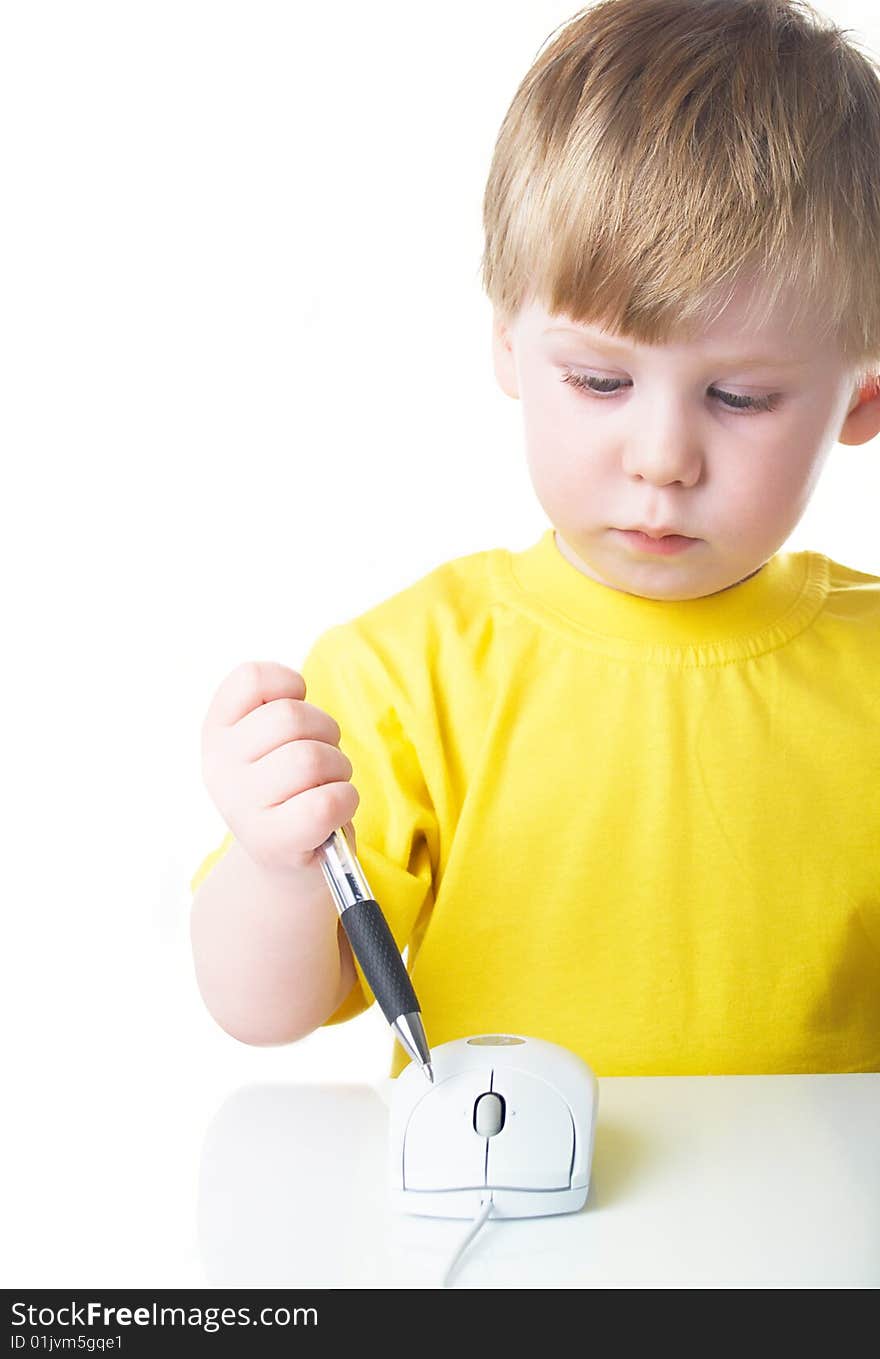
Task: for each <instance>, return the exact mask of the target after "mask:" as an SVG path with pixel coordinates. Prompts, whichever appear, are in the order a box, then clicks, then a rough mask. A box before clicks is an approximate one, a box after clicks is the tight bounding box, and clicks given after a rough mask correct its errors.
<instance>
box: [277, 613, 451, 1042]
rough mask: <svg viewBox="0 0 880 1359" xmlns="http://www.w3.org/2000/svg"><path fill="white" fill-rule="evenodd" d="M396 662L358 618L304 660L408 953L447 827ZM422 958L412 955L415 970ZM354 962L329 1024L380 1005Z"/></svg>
mask: <svg viewBox="0 0 880 1359" xmlns="http://www.w3.org/2000/svg"><path fill="white" fill-rule="evenodd" d="M392 670H393V667H392V666H391V665H390V664H389V663H388V662H387V661H386V660H385V659H383V655H382V652H381V650H380V649H379V648H377V647H374V646H373V645H371V642H370V639H369V638H368V637H367V636H365V635H364V634H363V633H362V632H361V630H360V628H359V626H358V620H354V621H353V622H350V623H343V624H340V625H338V626H336V627H334V628H331V629H330V630H329V631H328V632H325V633H323V634H322V635H321V636H320V637H319V638H318V640H317V641H316V642H315V643H314V645H313V646H312V648H311V651H310V652H309V654H308V655H307V657H306V659H305V661H303V663H302V664H301V666H300V673H301V674H302V676H303V678H304V679H305V683H306V700H307V702H309V703H312V704H314V706H315V707H317V708H321V709H322V710H323V711H324V712H326V713H329V714H330V716H331V717H333V718H335V720H336V722H337V723H338V724H339V730H340V739H339V746H340V749H341V750H342V751H343V753H344V754H345V755H347V756H348V758H349V760H350V761H351V764H352V775H351V781H352V783H353V784H354V786H355V788H356V789H357V792H358V796H359V798H360V801H359V802H358V806H357V808H356V810H355V813H354V816H353V818H352V821H353V824H354V829H355V835H356V837H357V846H356V847H357V857H358V860H359V861H360V864H361V867H362V869H363V871H364V876H365V877H366V880H367V884H368V886H369V888H370V891H371V893H372V895H373V897H374V899H375V900H376V901H377V902H378V904H379V907H380V909H381V910H382V913H383V915H384V916H385V918H386V920H387V921H388V925H389V928H390V930H391V933H392V934H393V936H394V941H395V943H396V944H397V947H398V948H399V949H400V951H401V952H403V950H404V949H405V948H406V946H407V945H408V944H409V943H410V940H411V938H412V936H413V931H414V929H416V928H417V934H418V937H419V938H420V937H421V935H422V933H423V932H424V928H425V925H426V923H427V919H428V916H429V915H430V912H431V910H432V908H433V902H434V876H433V875H434V865H435V864H436V863H437V861H438V830H437V821H436V817H435V814H434V810H433V807H432V804H431V799H430V797H429V794H428V789H427V787H426V783H425V779H424V776H423V772H422V768H421V765H420V762H419V755H418V738H417V734H416V732H415V731H414V730H413V726H414V722H413V715H412V714H411V712H410V711H409V705H408V703H407V701H406V695H405V693H404V691H403V686H402V684H401V683H400V681H399V680H398V681H397V682H396V681H395V679H394V678H393V674H392ZM328 891H329V889H328ZM411 953H412V951H411V950H410V954H411ZM413 962H414V958H413V957H412V956H409V957H408V966H409V968H410V969H411V968H412V964H413ZM355 967H356V971H357V985H356V986H355V987H353V988H352V991H351V993H350V994H349V996H348V997H347V998H346V1000H345V1001H343V1003H342V1005H341V1006H340V1007H339V1008H338V1009H337V1010H336V1011H335V1012H334V1013H333V1014H332V1015H331V1016H330V1017H329V1019H327V1020H326V1021H325V1022H326V1023H327V1024H337V1023H340V1022H341V1021H343V1020H346V1019H350V1018H352V1017H353V1016H354V1015H357V1014H360V1013H361V1012H362V1011H363V1010H366V1009H367V1008H368V1007H369V1006H370V1005H372V1003H373V1000H374V997H373V994H372V992H371V990H370V988H369V986H368V985H367V981H366V979H365V977H364V975H363V972H362V970H361V967H360V965H359V964H358V962H357V959H355Z"/></svg>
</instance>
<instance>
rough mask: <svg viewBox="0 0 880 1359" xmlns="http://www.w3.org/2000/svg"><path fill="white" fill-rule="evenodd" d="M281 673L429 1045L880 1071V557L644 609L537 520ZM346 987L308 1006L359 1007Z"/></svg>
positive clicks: (619, 1071)
mask: <svg viewBox="0 0 880 1359" xmlns="http://www.w3.org/2000/svg"><path fill="white" fill-rule="evenodd" d="M299 669H300V670H301V671H302V674H303V675H304V677H305V680H306V686H307V693H306V697H307V699H308V700H309V702H310V703H314V704H316V705H317V706H318V707H319V708H323V709H325V710H326V711H327V712H329V713H331V714H332V715H333V717H335V718H336V721H337V722H338V723H339V726H340V729H341V733H342V735H341V741H340V745H341V748H342V750H343V751H344V752H345V754H346V755H348V757H349V759H350V760H351V762H352V765H353V770H354V772H353V775H352V781H353V783H354V785H355V787H356V788H357V790H358V793H359V795H360V804H359V806H358V809H357V811H356V813H355V816H354V825H355V830H356V832H357V849H358V857H359V859H360V861H361V864H362V866H363V869H364V872H365V875H366V878H367V882H368V884H369V886H370V889H371V891H372V893H373V895H374V897H375V898H376V900H377V901H378V902H379V904H380V906H381V907H382V910H383V911H384V913H385V915H386V917H387V918H388V922H389V924H390V926H391V929H392V932H393V934H394V937H395V939H396V941H397V944H398V946H399V948H400V949H401V951H403V949H404V947H406V948H407V965H408V967H409V969H410V972H411V975H412V981H413V985H414V987H415V990H416V994H417V996H418V998H419V1003H420V1005H421V1009H422V1017H423V1020H424V1023H425V1029H426V1032H427V1035H428V1039H429V1042H430V1043H431V1044H432V1045H435V1046H436V1045H437V1044H440V1043H443V1042H445V1041H447V1040H448V1039H452V1038H458V1037H462V1036H465V1035H470V1034H476V1033H483V1032H492V1031H501V1032H503V1031H505V1030H506V1031H511V1032H518V1033H524V1034H530V1035H533V1036H535V1037H537V1038H545V1039H549V1040H550V1041H551V1042H555V1043H561V1044H563V1045H564V1046H565V1047H568V1048H570V1049H572V1050H573V1051H575V1052H577V1053H579V1054H580V1055H581V1056H582V1057H583V1058H584V1059H585V1061H587V1062H588V1063H589V1064H590V1066H591V1067H592V1068H593V1070H594V1071H595V1072H596V1074H597V1075H598V1076H628V1075H649V1076H653V1075H658V1076H659V1075H686V1074H710V1073H711V1074H728V1073H729V1074H735V1073H741V1074H743V1073H770V1072H820V1071H824V1072H830V1071H878V1070H880V700H878V694H880V685H878V680H880V577H878V576H873V575H867V574H865V573H863V572H859V571H855V570H852V569H850V568H849V567H846V566H841V565H840V564H838V563H837V562H835V561H832V560H831V559H830V558H828V557H826V556H824V555H823V554H821V553H818V552H809V551H800V552H784V553H777V554H776V555H775V556H773V557H772V558H771V559H770V560H769V561H768V562H767V563H766V564H765V565H764V566H763V567H762V568H761V570H760V571H759V572H758V573H757V574H756V575H754V576H752V577H751V578H749V579H747V580H745V581H743V582H742V583H741V584H738V585H735V586H733V587H731V588H730V589H727V590H723V591H721V592H719V593H718V594H715V595H710V596H706V597H704V598H701V599H693V600H682V601H658V600H650V599H644V598H642V597H640V596H636V595H628V594H625V593H623V592H622V591H618V590H613V589H611V588H610V587H608V586H605V585H601V584H599V583H598V582H597V581H594V580H592V579H591V578H590V577H588V576H585V575H584V574H583V573H582V572H580V571H578V570H577V569H576V568H575V567H574V566H573V565H572V564H571V563H570V562H568V561H567V560H566V558H565V557H563V556H562V554H561V552H560V551H559V548H558V546H557V544H556V541H555V537H554V531H553V529H552V528H549V529H547V530H546V532H544V533H543V534H542V536H541V538H540V539H539V541H538V542H537V543H536V544H534V545H533V546H532V547H530V548H528V549H526V550H525V551H522V552H510V551H507V550H505V549H503V548H501V549H493V550H489V551H485V552H477V553H474V554H472V555H469V556H465V557H460V558H458V559H456V560H454V561H450V562H447V563H445V564H444V565H442V566H440V567H438V568H437V569H436V570H434V571H431V572H430V573H429V574H427V575H426V576H424V577H423V578H422V579H420V580H418V581H416V583H415V584H413V585H412V586H410V587H408V588H407V589H405V590H402V591H401V592H399V593H398V594H396V595H393V596H392V597H391V598H389V599H386V600H385V601H383V602H382V603H380V604H378V605H377V606H375V607H374V608H372V609H370V610H368V611H367V612H366V613H364V614H362V615H360V616H359V617H357V618H354V619H352V620H350V621H348V622H345V623H341V624H338V625H336V626H334V627H331V628H330V629H329V631H327V632H325V633H324V634H323V635H321V636H320V637H319V638H318V640H317V641H316V643H315V644H314V646H313V647H312V650H311V652H310V653H309V655H308V657H307V658H306V660H305V661H304V662H303V663H302V664H301V665H300V666H299ZM231 841H232V837H231V835H229V836H227V837H226V838H225V840H224V842H223V844H222V845H221V846H220V847H219V849H217V850H215V851H214V852H213V853H212V854H210V855H209V856H208V858H207V859H206V860H205V861H204V862H203V863H202V865H201V867H200V869H199V871H198V873H197V874H196V876H195V878H194V879H193V889H195V887H197V886H198V884H199V882H200V881H201V880H202V878H203V877H204V876H205V874H206V873H207V872H208V871H209V869H210V867H211V866H212V864H213V863H214V862H216V860H217V858H219V856H220V855H221V854H222V853H224V852H225V850H226V849H227V848H228V847H229V844H230V843H231ZM358 983H359V984H358V985H356V986H355V987H354V989H353V991H352V993H351V995H350V996H349V997H348V999H347V1000H346V1001H345V1002H344V1003H343V1005H342V1006H341V1007H340V1008H339V1009H338V1010H337V1011H336V1012H335V1014H333V1015H332V1016H331V1017H330V1019H328V1021H327V1022H328V1023H330V1024H334V1023H338V1022H339V1021H341V1020H345V1019H348V1018H350V1017H351V1016H352V1015H355V1014H358V1013H359V1012H360V1011H362V1010H363V1009H365V1008H366V1007H367V1005H368V1004H372V1003H373V997H372V995H371V993H370V992H369V990H367V989H366V983H365V981H364V978H363V974H362V973H361V971H360V969H358ZM389 1042H391V1035H390V1031H389ZM392 1048H393V1058H392V1065H391V1074H392V1075H394V1076H396V1075H397V1074H398V1073H399V1072H400V1070H401V1069H402V1068H403V1067H404V1066H405V1065H406V1063H407V1060H408V1058H407V1057H406V1054H405V1053H404V1052H403V1050H402V1049H401V1048H400V1046H399V1045H398V1044H396V1043H393V1044H392Z"/></svg>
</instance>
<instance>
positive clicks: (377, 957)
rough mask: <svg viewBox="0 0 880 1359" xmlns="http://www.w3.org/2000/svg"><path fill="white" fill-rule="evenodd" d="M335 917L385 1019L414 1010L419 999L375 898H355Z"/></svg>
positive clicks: (393, 1019)
mask: <svg viewBox="0 0 880 1359" xmlns="http://www.w3.org/2000/svg"><path fill="white" fill-rule="evenodd" d="M339 919H340V920H341V921H342V924H343V928H344V929H345V933H346V934H347V935H348V942H349V943H350V944H351V947H352V951H353V953H354V954H355V956H356V958H357V960H358V962H359V963H360V965H361V968H362V969H363V973H364V976H365V977H366V979H367V983H368V985H369V988H370V990H371V991H372V993H373V995H374V996H375V997H376V1000H377V1001H378V1002H379V1006H380V1008H381V1010H382V1013H383V1014H384V1016H385V1018H386V1019H387V1020H388V1023H389V1024H393V1023H394V1021H395V1019H399V1018H400V1016H401V1015H409V1014H412V1013H413V1012H414V1011H415V1010H418V1008H419V1002H418V1001H417V1000H416V993H415V991H414V990H413V989H412V982H411V981H410V979H409V974H408V972H407V970H406V966H405V964H404V961H403V958H402V957H401V956H400V949H399V948H398V947H397V945H396V944H395V942H394V935H393V934H392V933H391V930H390V929H389V928H388V921H387V920H386V919H385V917H384V915H383V914H382V912H381V911H380V909H379V904H378V902H376V901H372V900H369V901H356V902H355V903H354V904H353V905H352V906H347V907H346V908H345V910H344V911H341V912H340V915H339Z"/></svg>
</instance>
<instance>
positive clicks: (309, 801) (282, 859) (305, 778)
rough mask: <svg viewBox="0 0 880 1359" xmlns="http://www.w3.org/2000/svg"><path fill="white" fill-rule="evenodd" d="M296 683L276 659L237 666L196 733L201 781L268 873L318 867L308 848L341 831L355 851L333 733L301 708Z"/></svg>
mask: <svg viewBox="0 0 880 1359" xmlns="http://www.w3.org/2000/svg"><path fill="white" fill-rule="evenodd" d="M305 693H306V683H305V680H304V679H303V677H302V675H300V674H299V673H298V672H297V671H296V670H291V669H289V668H288V667H287V666H286V665H280V664H279V663H277V662H276V661H245V662H243V664H241V665H239V666H236V668H235V669H234V670H233V671H231V672H230V673H229V674H228V675H227V676H226V678H225V679H224V681H223V683H222V684H221V685H220V687H219V689H218V690H217V692H216V693H215V695H214V697H213V699H212V700H211V703H210V705H209V707H208V712H207V715H206V717H205V720H204V723H203V725H202V777H203V779H204V781H205V786H206V787H207V789H208V792H209V794H210V795H211V798H212V800H213V802H214V803H215V805H216V807H217V809H218V811H219V812H220V815H221V816H222V817H223V819H224V821H225V822H226V824H227V825H228V827H229V829H230V830H231V831H232V833H233V835H234V836H235V838H236V840H237V841H238V843H239V844H240V845H241V846H242V847H243V848H244V849H245V850H246V851H247V853H248V854H249V855H250V857H251V858H252V859H253V860H254V861H255V862H256V863H258V864H260V865H262V866H263V867H264V868H266V869H269V870H270V871H272V872H290V871H294V872H296V871H299V870H302V869H306V868H309V867H311V866H312V864H317V863H318V855H317V853H316V849H317V847H318V846H319V845H320V844H322V843H323V841H324V840H326V839H327V837H328V836H329V835H331V834H332V833H333V831H335V830H338V829H339V827H340V826H345V831H346V834H347V836H348V837H349V843H350V845H351V847H352V849H353V850H354V851H355V852H357V850H356V844H355V836H354V827H353V826H352V824H351V818H352V817H353V816H354V813H355V810H356V808H357V805H358V803H359V801H360V798H359V797H358V794H357V790H356V789H355V787H354V786H353V784H352V783H351V781H350V780H351V775H352V764H351V761H350V760H349V759H348V757H347V756H346V755H343V753H342V751H341V750H340V749H339V739H340V735H341V733H340V730H339V725H338V723H337V722H336V721H335V719H334V718H332V717H331V716H330V715H329V713H325V712H323V711H322V710H321V709H320V708H316V707H315V705H314V704H312V703H306V702H305Z"/></svg>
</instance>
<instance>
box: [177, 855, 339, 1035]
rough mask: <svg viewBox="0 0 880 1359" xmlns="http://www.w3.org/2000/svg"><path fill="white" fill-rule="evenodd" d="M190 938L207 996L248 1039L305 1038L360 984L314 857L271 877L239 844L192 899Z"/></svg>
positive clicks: (221, 1017) (222, 1019) (220, 1016)
mask: <svg viewBox="0 0 880 1359" xmlns="http://www.w3.org/2000/svg"><path fill="white" fill-rule="evenodd" d="M190 937H191V940H192V949H193V959H194V962H195V969H196V977H197V980H198V985H199V990H200V991H201V994H202V999H203V1000H204V1002H205V1005H206V1006H207V1008H208V1010H209V1012H210V1013H211V1015H212V1016H213V1018H214V1019H215V1020H216V1021H217V1023H218V1024H219V1025H220V1026H221V1028H223V1029H225V1030H226V1032H227V1033H229V1034H231V1035H232V1037H233V1038H237V1039H239V1040H240V1041H241V1042H242V1043H254V1044H273V1043H292V1042H294V1041H296V1039H298V1038H303V1037H305V1035H306V1034H309V1033H311V1032H312V1031H313V1030H314V1029H316V1028H318V1027H319V1025H321V1024H323V1023H324V1021H325V1020H326V1019H328V1018H329V1017H330V1015H332V1014H333V1013H334V1011H335V1010H337V1009H338V1007H339V1006H340V1005H341V1004H342V1002H343V1001H344V1000H345V998H346V996H347V995H348V994H349V992H350V991H351V989H352V986H353V985H354V983H355V981H356V973H355V967H354V961H353V959H352V954H351V947H350V945H349V943H348V938H347V936H346V934H345V931H344V930H343V928H342V926H341V924H340V921H339V915H338V912H337V910H336V907H335V905H334V903H333V898H332V896H331V894H330V890H329V888H328V886H327V882H326V879H325V878H324V874H323V872H322V870H321V867H320V864H319V863H318V862H317V861H316V862H315V864H314V865H313V866H310V867H309V868H307V869H299V870H291V871H290V872H283V873H282V872H278V873H272V872H269V871H268V870H267V869H264V868H261V867H260V866H259V865H258V864H256V863H255V862H254V860H253V859H251V857H250V855H249V854H248V853H247V852H246V851H245V850H244V849H242V847H241V845H239V844H238V843H237V842H233V844H232V845H231V846H230V848H229V850H228V851H227V852H226V853H225V854H224V856H223V858H222V859H221V860H220V861H219V862H218V863H217V864H215V866H214V867H213V868H212V870H211V872H210V873H209V874H208V876H207V878H205V880H204V882H202V884H201V885H200V886H199V888H198V889H197V891H196V892H195V894H194V896H193V902H192V911H191V917H190Z"/></svg>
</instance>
